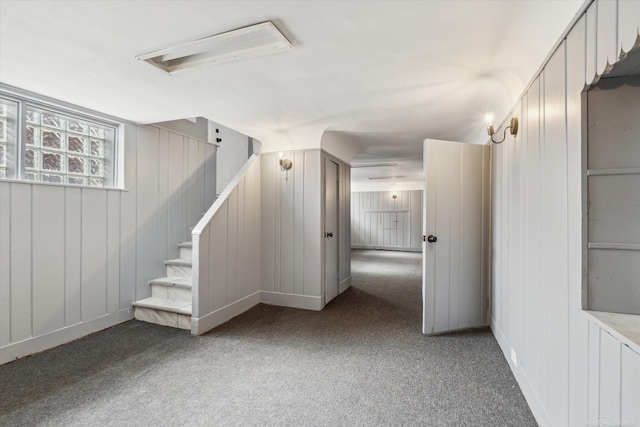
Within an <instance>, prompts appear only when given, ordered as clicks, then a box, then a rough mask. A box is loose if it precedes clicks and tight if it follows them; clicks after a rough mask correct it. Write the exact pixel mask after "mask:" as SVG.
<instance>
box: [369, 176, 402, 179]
mask: <svg viewBox="0 0 640 427" xmlns="http://www.w3.org/2000/svg"><path fill="white" fill-rule="evenodd" d="M400 178H406V176H404V175H395V176H372V177H370V178H369V179H400Z"/></svg>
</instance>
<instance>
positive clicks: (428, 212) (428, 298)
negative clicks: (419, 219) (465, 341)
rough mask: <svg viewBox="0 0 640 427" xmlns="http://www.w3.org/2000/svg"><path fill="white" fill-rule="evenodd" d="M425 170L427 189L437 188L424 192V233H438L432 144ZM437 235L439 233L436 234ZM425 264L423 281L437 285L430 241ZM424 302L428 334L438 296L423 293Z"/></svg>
mask: <svg viewBox="0 0 640 427" xmlns="http://www.w3.org/2000/svg"><path fill="white" fill-rule="evenodd" d="M423 150H424V154H423V155H424V160H423V165H424V170H425V189H426V188H429V187H431V186H432V185H433V186H434V187H435V188H436V191H428V192H426V193H425V194H424V198H425V203H424V210H425V215H424V223H423V227H424V234H425V235H427V236H428V235H430V234H434V233H437V231H438V230H434V229H432V228H431V227H432V226H431V224H432V223H435V220H436V203H435V202H436V196H437V191H438V188H437V186H436V177H437V175H438V165H439V164H440V162H439V161H435V162H433V164H434V165H435V167H432V168H427V167H426V165H427V162H429V163H430V162H431V156H435V152H434V150H433V148H432V146H431V145H426V146H425V147H424V149H423ZM434 235H437V234H434ZM422 258H423V266H422V274H423V281H424V282H425V283H430V284H432V285H431V286H435V280H436V272H435V271H434V270H433V269H431V270H427V268H426V266H427V265H436V261H435V260H436V251H435V246H434V245H433V244H430V243H426V244H425V246H424V249H423V256H422ZM423 298H424V303H423V310H424V312H423V319H424V321H423V323H424V326H423V331H422V332H423V333H425V334H428V333H432V332H433V330H434V325H435V310H436V298H435V295H434V293H432V292H426V293H425V294H424V295H423Z"/></svg>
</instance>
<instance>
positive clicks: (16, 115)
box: [0, 98, 117, 187]
mask: <svg viewBox="0 0 640 427" xmlns="http://www.w3.org/2000/svg"><path fill="white" fill-rule="evenodd" d="M12 111H13V115H12ZM12 125H13V127H14V129H21V130H22V137H21V138H20V139H21V140H20V141H18V138H16V137H15V135H16V134H18V132H16V131H15V130H14V131H13V132H12V131H11V126H12ZM116 135H117V125H115V124H109V123H102V122H99V121H97V120H92V119H91V118H87V117H83V116H80V115H76V114H73V113H69V112H66V111H64V110H62V109H60V110H58V109H56V108H51V106H48V105H47V106H44V105H38V104H35V103H33V102H31V100H22V99H16V100H15V101H13V100H11V99H4V98H0V179H3V178H4V179H7V178H8V179H22V180H27V181H38V182H48V183H56V184H68V185H84V186H91V187H113V186H114V171H115V143H116ZM11 136H13V138H11ZM8 153H14V155H13V156H10V155H8ZM11 159H13V160H11Z"/></svg>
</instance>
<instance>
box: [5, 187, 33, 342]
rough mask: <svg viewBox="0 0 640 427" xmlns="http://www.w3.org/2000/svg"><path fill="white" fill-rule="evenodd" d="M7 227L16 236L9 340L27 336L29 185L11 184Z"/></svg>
mask: <svg viewBox="0 0 640 427" xmlns="http://www.w3.org/2000/svg"><path fill="white" fill-rule="evenodd" d="M10 198H11V199H10V200H11V201H10V205H11V228H12V230H20V238H12V239H11V268H10V270H11V341H12V342H18V341H22V340H25V339H27V338H29V337H31V330H32V328H31V326H32V325H31V321H32V307H31V298H32V293H31V292H32V288H31V266H32V263H33V259H32V257H31V235H32V229H31V200H32V198H31V185H29V184H11V195H10Z"/></svg>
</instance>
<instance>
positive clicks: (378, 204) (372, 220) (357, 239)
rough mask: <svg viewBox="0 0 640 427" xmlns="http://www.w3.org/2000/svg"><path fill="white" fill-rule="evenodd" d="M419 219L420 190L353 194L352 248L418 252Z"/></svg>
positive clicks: (420, 211) (420, 213)
mask: <svg viewBox="0 0 640 427" xmlns="http://www.w3.org/2000/svg"><path fill="white" fill-rule="evenodd" d="M394 196H395V197H394ZM421 218H422V191H421V190H411V191H396V192H393V191H366V192H353V193H351V219H350V221H351V230H352V233H351V247H352V248H356V249H388V250H408V251H412V250H413V251H419V250H420V248H421V246H420V245H421V236H422V230H421V225H420V221H421Z"/></svg>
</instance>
